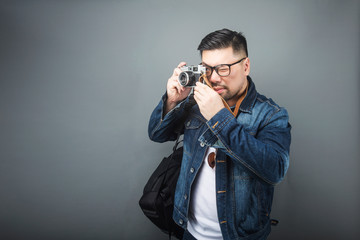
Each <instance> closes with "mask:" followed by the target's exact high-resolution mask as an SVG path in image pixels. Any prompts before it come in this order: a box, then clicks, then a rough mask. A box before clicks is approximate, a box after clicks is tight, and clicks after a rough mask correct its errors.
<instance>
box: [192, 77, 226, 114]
mask: <svg viewBox="0 0 360 240" xmlns="http://www.w3.org/2000/svg"><path fill="white" fill-rule="evenodd" d="M194 99H195V101H196V103H197V104H198V105H199V108H200V112H201V114H202V115H203V116H204V118H206V120H208V121H209V120H210V119H211V118H212V117H213V116H215V114H216V113H218V112H219V111H220V110H221V109H223V108H224V107H225V106H224V103H223V101H222V99H221V97H220V95H219V94H218V93H217V92H215V91H214V90H213V89H211V88H210V87H209V86H207V85H205V84H202V83H200V82H197V83H196V87H195V88H194Z"/></svg>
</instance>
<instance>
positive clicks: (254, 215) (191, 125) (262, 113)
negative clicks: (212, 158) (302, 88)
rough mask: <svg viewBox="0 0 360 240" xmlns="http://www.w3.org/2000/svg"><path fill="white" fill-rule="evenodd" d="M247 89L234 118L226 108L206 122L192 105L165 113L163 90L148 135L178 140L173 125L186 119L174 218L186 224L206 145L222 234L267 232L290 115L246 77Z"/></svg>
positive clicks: (285, 156)
mask: <svg viewBox="0 0 360 240" xmlns="http://www.w3.org/2000/svg"><path fill="white" fill-rule="evenodd" d="M248 82H249V87H248V93H247V95H246V97H245V98H244V100H243V102H242V103H241V105H240V109H239V114H238V116H237V117H234V116H233V115H232V113H230V111H229V110H227V109H226V108H223V109H222V110H220V111H219V112H218V113H217V114H216V115H215V116H214V117H212V118H211V119H210V120H209V121H207V120H206V119H205V118H204V117H203V116H202V115H201V113H200V111H199V107H198V106H197V105H194V106H193V107H192V108H191V109H190V110H189V111H188V112H187V113H184V106H185V104H186V102H187V101H189V99H188V98H187V99H185V100H184V101H182V102H181V103H179V104H178V105H177V106H176V107H175V108H174V109H172V110H171V111H170V112H168V113H167V114H166V115H165V116H163V111H164V107H165V102H166V94H165V95H164V96H163V98H162V100H161V101H160V103H159V104H158V106H157V107H156V108H155V109H154V111H153V113H152V115H151V117H150V122H149V129H148V132H149V137H150V139H151V140H153V141H156V142H165V141H169V140H175V139H176V136H177V135H176V133H175V132H174V129H175V128H176V126H177V125H178V124H181V123H182V122H183V120H180V119H181V116H182V115H183V114H187V118H186V120H185V123H184V137H183V140H184V142H183V145H184V154H183V160H182V166H181V171H180V176H179V179H178V183H177V187H176V193H175V203H174V212H173V219H174V221H175V222H176V223H177V224H178V225H179V226H181V227H183V228H184V229H186V227H187V222H188V217H189V216H188V212H189V205H190V204H189V202H190V198H191V196H190V193H191V186H192V184H193V182H194V179H195V177H196V175H197V173H198V171H199V168H200V166H201V163H202V161H203V158H204V155H205V153H206V149H207V147H210V146H212V147H215V148H217V149H218V151H217V155H216V168H215V171H216V204H217V211H218V218H219V224H220V228H221V232H222V235H223V238H224V239H225V240H226V239H247V240H250V239H266V237H267V236H268V235H269V233H270V231H271V226H270V212H271V205H272V199H273V192H274V185H276V184H277V183H279V182H280V181H281V180H282V179H283V178H284V176H285V174H286V171H287V169H288V166H289V148H290V141H291V136H290V129H291V126H290V124H289V122H288V114H287V111H286V110H285V109H284V108H281V107H279V106H278V105H277V104H276V103H274V102H273V101H272V100H271V99H268V98H266V97H265V96H263V95H260V94H259V93H258V92H257V91H256V89H255V85H254V83H253V81H252V80H251V78H250V77H248Z"/></svg>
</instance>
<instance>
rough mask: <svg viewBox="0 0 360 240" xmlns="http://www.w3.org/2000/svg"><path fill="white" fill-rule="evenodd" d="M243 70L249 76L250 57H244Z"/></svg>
mask: <svg viewBox="0 0 360 240" xmlns="http://www.w3.org/2000/svg"><path fill="white" fill-rule="evenodd" d="M244 70H245V74H246V76H249V74H250V59H249V58H246V59H245V62H244Z"/></svg>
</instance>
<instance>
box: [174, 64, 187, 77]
mask: <svg viewBox="0 0 360 240" xmlns="http://www.w3.org/2000/svg"><path fill="white" fill-rule="evenodd" d="M183 66H186V62H180V63H179V64H178V66H177V67H176V68H175V69H174V73H173V75H174V76H179V74H180V73H181V72H182V71H181V67H183Z"/></svg>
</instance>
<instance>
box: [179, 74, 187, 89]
mask: <svg viewBox="0 0 360 240" xmlns="http://www.w3.org/2000/svg"><path fill="white" fill-rule="evenodd" d="M178 82H179V83H180V85H181V86H183V87H185V86H187V85H188V84H189V74H188V73H187V72H186V71H184V72H181V73H180V74H179V77H178Z"/></svg>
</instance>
